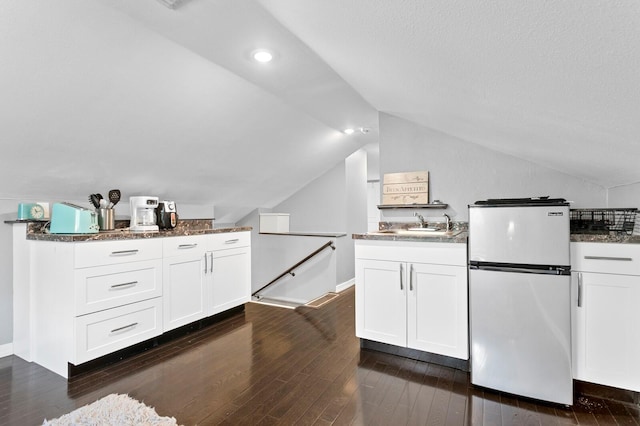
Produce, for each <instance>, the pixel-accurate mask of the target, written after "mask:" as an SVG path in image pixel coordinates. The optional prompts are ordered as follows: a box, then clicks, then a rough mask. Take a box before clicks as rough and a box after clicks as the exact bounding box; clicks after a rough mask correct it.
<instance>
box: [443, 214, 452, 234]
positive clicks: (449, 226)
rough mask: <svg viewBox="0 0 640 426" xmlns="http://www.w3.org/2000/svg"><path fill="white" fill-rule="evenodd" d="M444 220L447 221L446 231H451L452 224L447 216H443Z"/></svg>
mask: <svg viewBox="0 0 640 426" xmlns="http://www.w3.org/2000/svg"><path fill="white" fill-rule="evenodd" d="M443 216H444V218H445V219H446V220H447V225H446V230H447V231H453V222H451V218H450V217H449V215H448V214H446V213H445V214H443Z"/></svg>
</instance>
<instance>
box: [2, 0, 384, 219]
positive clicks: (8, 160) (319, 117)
mask: <svg viewBox="0 0 640 426" xmlns="http://www.w3.org/2000/svg"><path fill="white" fill-rule="evenodd" d="M126 3H130V4H131V10H126V12H127V13H130V15H131V16H129V15H128V14H125V13H123V11H121V10H119V9H118V6H119V4H118V2H117V1H104V2H103V1H100V0H64V1H53V2H52V1H48V0H34V1H29V2H24V1H21V0H7V1H3V2H1V3H0V57H2V60H3V66H2V67H0V93H1V94H2V95H1V97H2V102H1V103H0V124H1V125H0V129H2V130H0V132H2V138H3V153H2V156H3V157H2V159H3V167H2V168H0V182H2V183H0V198H5V199H7V198H8V199H12V198H14V199H16V200H24V199H25V198H26V197H28V198H30V199H33V200H34V201H35V200H37V199H42V200H67V201H70V200H71V201H75V200H86V197H87V196H88V194H90V193H94V192H103V193H104V192H106V191H107V190H108V189H110V188H119V189H120V190H121V191H122V194H123V196H124V197H125V199H126V198H128V197H129V196H132V195H158V196H159V197H161V199H163V198H164V199H173V200H176V201H177V203H178V205H180V204H181V203H185V204H194V205H214V206H215V208H216V212H215V213H216V218H217V219H219V220H221V221H223V222H233V221H235V220H237V219H239V218H241V217H243V216H244V215H245V214H246V213H248V212H249V211H250V210H252V209H255V208H256V207H270V205H274V204H276V203H277V202H279V201H281V200H282V199H284V198H286V197H287V196H289V195H291V194H292V193H294V192H295V191H297V190H298V189H299V188H300V187H302V186H303V185H305V184H306V183H308V182H309V181H311V180H313V179H315V178H316V177H318V176H319V175H321V174H322V173H324V172H325V171H326V170H329V169H331V168H333V167H334V166H335V165H336V164H338V163H339V162H341V161H344V158H346V156H348V155H349V154H351V153H352V152H354V151H356V150H357V149H358V148H359V147H361V146H362V145H364V144H366V143H369V142H370V141H371V138H372V137H373V138H375V129H376V128H377V119H378V115H377V111H376V110H375V109H374V108H372V107H371V106H370V105H369V104H367V103H366V102H365V101H364V100H363V98H362V97H361V96H360V95H359V94H358V93H357V92H355V90H354V89H353V88H351V87H350V86H349V85H348V84H346V82H345V81H344V80H343V79H341V78H340V77H339V76H338V75H337V74H336V73H335V72H333V70H331V69H330V68H329V67H328V66H327V65H326V64H325V63H324V62H323V61H321V60H320V59H319V58H318V57H317V55H316V54H315V53H314V52H313V51H311V50H310V49H309V48H308V47H306V46H305V45H304V44H302V43H301V42H300V41H299V40H298V39H297V38H296V37H294V36H293V35H291V34H290V33H289V32H288V31H287V30H286V29H284V28H283V27H282V26H281V25H280V24H278V23H277V21H275V20H274V19H273V18H271V17H270V15H269V14H268V13H266V12H265V11H264V9H263V8H262V7H261V6H259V5H258V4H255V3H251V2H226V1H225V2H220V1H218V2H215V1H213V2H209V1H200V2H198V1H195V2H193V3H191V4H188V5H187V6H188V7H184V8H182V9H179V10H177V11H172V10H170V9H167V8H165V7H164V6H162V5H161V4H160V3H158V2H156V1H154V0H150V1H139V2H138V1H136V2H121V4H120V5H125V4H126ZM134 3H135V5H134ZM138 6H140V7H141V9H139V10H138V9H137V7H138ZM138 13H139V14H141V17H140V18H139V19H137V18H135V17H134V15H136V14H138ZM245 20H246V21H247V22H248V28H243V26H242V25H241V23H242V22H243V21H245ZM156 21H157V22H158V23H160V24H163V25H166V26H167V27H170V28H171V29H172V30H173V33H170V32H163V31H161V29H162V28H156V27H155V26H154V24H155V22H156ZM232 30H233V31H232ZM234 31H235V32H234ZM207 40H209V41H208V42H207ZM263 43H264V44H266V45H267V46H277V47H278V48H282V49H283V51H282V52H281V54H280V57H279V58H277V60H276V61H274V63H272V64H269V65H268V66H266V67H264V66H263V67H262V68H258V67H259V64H257V63H252V62H251V61H250V59H249V52H250V51H251V50H252V49H254V48H256V47H261V46H262V45H263ZM286 48H289V49H290V50H289V51H287V50H286ZM231 65H233V67H234V70H233V71H230V70H229V68H230V66H231ZM241 69H244V71H241ZM261 79H262V80H264V81H267V82H268V84H260V80H261ZM289 83H291V84H289ZM270 85H271V86H270ZM314 100H317V102H313V101H314ZM346 126H363V127H370V128H372V129H373V131H372V132H371V133H370V134H367V135H362V134H356V135H351V136H347V135H345V134H343V133H342V132H341V130H342V129H343V128H345V127H346ZM123 204H124V203H123ZM87 206H88V202H87ZM124 213H128V210H127V209H126V208H125V209H124Z"/></svg>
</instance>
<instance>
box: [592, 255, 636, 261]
mask: <svg viewBox="0 0 640 426" xmlns="http://www.w3.org/2000/svg"><path fill="white" fill-rule="evenodd" d="M584 258H585V259H587V260H621V261H623V262H631V261H633V258H631V257H609V256H585V257H584Z"/></svg>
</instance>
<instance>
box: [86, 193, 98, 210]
mask: <svg viewBox="0 0 640 426" xmlns="http://www.w3.org/2000/svg"><path fill="white" fill-rule="evenodd" d="M89 201H90V202H91V204H93V207H95V208H96V209H98V208H100V199H99V198H98V196H97V195H96V194H90V195H89Z"/></svg>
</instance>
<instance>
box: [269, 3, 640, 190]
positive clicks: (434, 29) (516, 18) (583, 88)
mask: <svg viewBox="0 0 640 426" xmlns="http://www.w3.org/2000/svg"><path fill="white" fill-rule="evenodd" d="M260 3H261V4H263V5H264V6H265V8H266V9H267V10H269V11H270V12H271V13H272V14H273V15H274V16H275V17H276V18H277V19H278V20H280V21H281V22H282V23H283V24H284V25H285V26H286V27H287V28H288V29H289V30H291V31H292V32H293V33H295V34H296V35H298V36H299V37H300V39H301V40H303V41H304V42H305V43H306V44H307V45H309V46H310V47H311V48H312V49H313V50H314V51H316V52H317V53H318V54H319V55H320V56H321V57H322V58H324V59H325V60H326V62H327V63H328V64H329V65H330V66H331V67H332V68H334V69H335V70H336V71H337V72H338V74H340V75H341V76H342V77H343V78H344V79H345V80H346V81H347V82H349V84H351V85H352V86H353V87H354V88H355V89H356V90H357V91H358V92H359V93H361V94H362V95H363V97H364V98H365V99H366V100H367V101H368V102H370V103H371V104H372V105H373V106H374V107H375V108H376V109H378V110H379V111H384V112H388V113H390V114H394V115H397V116H400V117H402V118H406V119H408V120H412V121H414V122H417V123H419V124H422V125H424V126H427V127H430V128H434V129H437V130H440V131H442V132H445V133H449V134H451V135H454V136H457V137H460V138H462V139H464V140H467V141H470V142H474V143H477V144H480V145H483V146H486V147H488V148H491V149H495V150H498V151H502V152H505V153H508V154H512V155H515V156H517V157H520V158H524V159H527V160H530V161H533V162H535V163H539V164H542V165H546V166H548V167H552V168H555V169H557V170H560V171H563V172H566V173H568V174H571V175H574V176H577V177H582V178H584V179H586V180H589V181H592V182H594V183H598V184H600V185H602V186H604V187H612V186H617V185H623V184H628V183H633V182H638V181H640V167H638V164H640V80H639V79H638V76H639V75H640V2H637V1H633V0H623V1H602V0H571V1H546V0H534V1H495V0H474V1H467V0H428V1H424V0H397V1H387V0H348V1H340V0H297V1H295V2H291V1H286V0H260Z"/></svg>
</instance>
